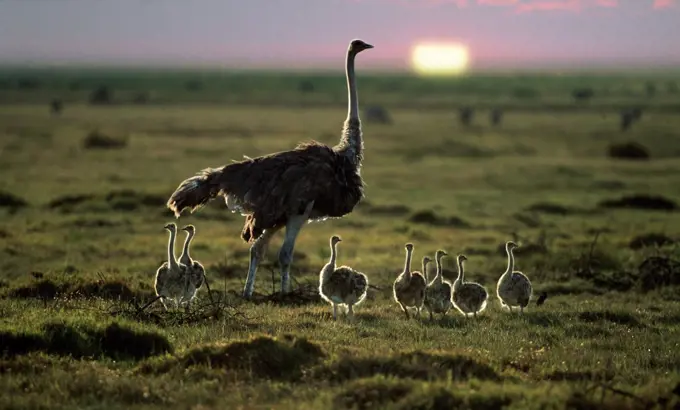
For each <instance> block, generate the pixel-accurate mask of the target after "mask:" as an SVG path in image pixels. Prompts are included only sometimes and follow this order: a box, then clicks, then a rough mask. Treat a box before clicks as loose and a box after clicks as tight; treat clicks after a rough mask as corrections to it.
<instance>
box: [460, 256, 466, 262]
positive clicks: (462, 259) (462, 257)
mask: <svg viewBox="0 0 680 410" xmlns="http://www.w3.org/2000/svg"><path fill="white" fill-rule="evenodd" d="M466 260H467V256H465V255H458V263H463V262H465V261H466Z"/></svg>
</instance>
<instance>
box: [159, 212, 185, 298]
mask: <svg viewBox="0 0 680 410" xmlns="http://www.w3.org/2000/svg"><path fill="white" fill-rule="evenodd" d="M164 228H165V229H167V230H168V232H170V238H169V239H168V260H167V261H166V262H163V264H162V265H161V266H160V267H159V268H158V270H156V281H155V283H154V289H155V290H156V296H157V298H160V300H161V303H162V304H163V307H164V308H165V310H168V306H167V305H166V303H165V301H166V299H170V300H171V301H173V302H174V304H175V306H179V303H180V302H181V300H182V299H183V297H184V291H185V288H186V274H187V266H186V265H185V264H183V263H178V262H177V260H176V259H175V238H176V237H177V226H176V225H175V224H174V223H169V224H167V225H165V227H164Z"/></svg>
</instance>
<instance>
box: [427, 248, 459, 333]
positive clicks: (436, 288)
mask: <svg viewBox="0 0 680 410" xmlns="http://www.w3.org/2000/svg"><path fill="white" fill-rule="evenodd" d="M447 255H448V254H447V253H446V252H445V251H443V250H441V249H440V250H438V251H437V253H436V254H435V256H434V260H435V263H436V264H437V275H436V276H435V277H434V279H432V282H430V283H429V284H428V285H427V288H425V308H426V309H427V311H428V313H429V314H430V320H432V313H441V314H442V316H444V315H446V312H448V311H449V310H450V309H451V306H453V302H452V301H451V297H452V294H451V292H452V290H453V288H452V286H451V283H449V282H448V281H445V280H444V273H443V269H442V258H443V257H444V256H447Z"/></svg>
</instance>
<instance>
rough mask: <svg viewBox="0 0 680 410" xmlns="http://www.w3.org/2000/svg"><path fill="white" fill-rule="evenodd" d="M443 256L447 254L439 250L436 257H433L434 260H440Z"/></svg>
mask: <svg viewBox="0 0 680 410" xmlns="http://www.w3.org/2000/svg"><path fill="white" fill-rule="evenodd" d="M443 256H448V253H446V251H444V250H442V249H440V250H438V251H437V255H435V258H437V259H441V258H442V257H443Z"/></svg>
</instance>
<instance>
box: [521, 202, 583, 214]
mask: <svg viewBox="0 0 680 410" xmlns="http://www.w3.org/2000/svg"><path fill="white" fill-rule="evenodd" d="M526 211H529V212H539V213H543V214H551V215H569V214H571V213H574V210H573V209H570V208H567V207H565V206H562V205H558V204H553V203H549V202H539V203H536V204H533V205H531V206H529V207H527V208H526Z"/></svg>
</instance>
